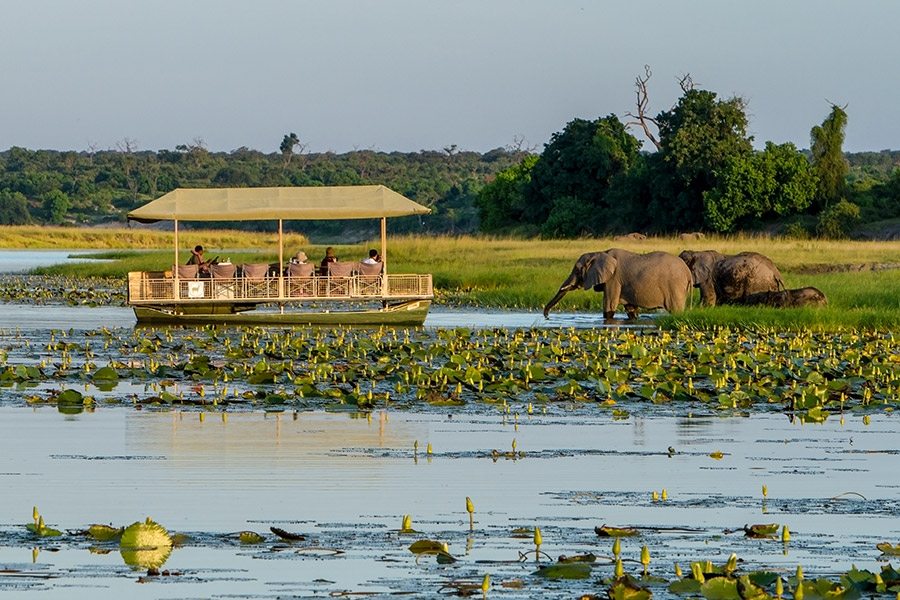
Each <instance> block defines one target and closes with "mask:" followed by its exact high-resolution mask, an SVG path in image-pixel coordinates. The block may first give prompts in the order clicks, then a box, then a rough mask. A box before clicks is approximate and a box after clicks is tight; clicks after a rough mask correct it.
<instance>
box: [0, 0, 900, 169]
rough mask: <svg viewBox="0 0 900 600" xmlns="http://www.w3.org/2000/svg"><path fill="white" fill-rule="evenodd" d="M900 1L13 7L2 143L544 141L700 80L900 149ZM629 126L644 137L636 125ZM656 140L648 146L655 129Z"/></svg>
mask: <svg viewBox="0 0 900 600" xmlns="http://www.w3.org/2000/svg"><path fill="white" fill-rule="evenodd" d="M898 23H900V0H859V1H857V2H849V1H847V0H643V1H641V2H634V1H632V0H578V1H570V0H546V1H536V0H440V1H432V0H355V1H350V0H253V1H252V2H251V1H247V0H0V150H6V149H8V148H10V147H12V146H20V147H24V148H28V149H32V150H36V149H49V150H75V151H81V150H88V149H91V148H93V149H95V150H105V149H115V148H116V147H120V146H121V145H122V144H123V143H124V142H125V141H126V140H127V141H128V142H129V143H130V144H131V145H132V147H135V148H137V149H139V150H153V151H156V150H161V149H174V148H175V147H176V146H177V145H179V144H188V145H190V144H193V143H197V142H202V144H203V145H204V146H205V147H206V148H208V149H209V150H211V151H216V152H219V151H221V152H230V151H232V150H235V149H237V148H241V147H248V148H251V149H254V150H259V151H261V152H265V153H270V152H278V147H279V145H280V144H281V141H282V139H283V138H284V135H285V134H287V133H290V132H294V133H296V134H297V136H298V137H299V139H300V141H301V143H302V144H304V146H305V150H306V151H307V152H327V151H332V152H337V153H343V152H348V151H352V150H358V149H371V150H376V151H382V152H393V151H399V152H418V151H420V150H441V149H443V148H446V147H450V146H453V145H455V146H456V147H457V149H459V150H470V151H476V152H487V151H489V150H492V149H495V148H509V147H512V146H516V145H518V146H520V147H524V148H530V149H533V150H535V151H538V152H540V151H541V150H542V149H543V147H544V144H546V143H547V142H548V141H549V140H550V137H551V135H552V134H553V133H555V132H559V131H562V130H563V129H564V128H565V125H566V123H568V122H569V121H571V120H573V119H576V118H581V119H596V118H599V117H604V116H607V115H609V114H615V115H618V116H619V117H620V118H622V120H623V121H628V120H629V119H628V117H626V116H625V115H626V113H628V112H635V110H636V108H635V101H636V97H635V78H636V77H637V76H639V75H642V74H643V72H644V65H649V66H650V68H651V70H652V73H653V76H652V78H651V79H650V82H649V94H650V105H649V112H650V114H651V115H654V116H655V115H656V114H658V113H659V112H660V111H663V110H667V109H669V108H671V107H672V106H673V105H674V104H675V102H676V101H677V100H678V97H679V96H680V95H681V89H680V87H679V85H678V81H679V79H680V78H681V77H683V76H684V75H686V74H689V75H690V76H691V78H692V79H693V81H694V84H695V87H697V88H700V89H706V90H711V91H713V92H716V93H717V94H718V95H719V96H720V97H723V98H730V97H732V96H740V97H742V98H744V99H745V100H746V102H747V115H748V118H749V122H750V125H749V133H750V134H751V135H752V136H754V139H755V141H754V144H755V145H756V147H758V148H762V147H764V145H765V143H766V142H767V141H772V142H775V143H778V144H781V143H784V142H793V143H794V144H795V145H796V146H797V147H798V148H801V149H802V148H808V147H809V132H810V129H811V128H812V127H813V126H814V125H817V124H820V123H821V122H822V121H823V120H824V119H825V117H826V116H827V115H828V113H829V111H830V109H831V105H832V103H833V104H836V105H839V106H842V107H844V106H846V111H847V113H848V116H849V120H848V125H847V130H846V139H845V143H844V150H845V151H848V152H863V151H879V150H883V149H895V150H896V149H900V114H898V108H900V68H898V67H900V42H898V34H897V26H898ZM632 132H633V133H634V134H635V135H636V136H637V137H638V138H639V139H645V138H644V137H643V135H642V133H641V132H640V131H639V130H638V128H632ZM644 147H645V148H648V149H649V148H652V145H651V144H650V143H649V142H646V141H645V144H644Z"/></svg>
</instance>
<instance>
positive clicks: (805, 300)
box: [734, 287, 828, 308]
mask: <svg viewBox="0 0 900 600" xmlns="http://www.w3.org/2000/svg"><path fill="white" fill-rule="evenodd" d="M734 303H735V304H746V305H748V306H750V305H753V306H773V307H775V308H798V307H801V306H828V299H827V298H825V294H823V293H822V291H821V290H819V289H818V288H814V287H805V288H797V289H793V290H779V291H777V292H757V293H755V294H748V295H747V296H744V297H743V298H739V299H738V300H735V302H734Z"/></svg>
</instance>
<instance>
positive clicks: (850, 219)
mask: <svg viewBox="0 0 900 600" xmlns="http://www.w3.org/2000/svg"><path fill="white" fill-rule="evenodd" d="M857 221H859V206H857V205H856V204H853V203H852V202H847V201H846V200H843V199H842V200H841V201H840V202H837V203H835V204H831V205H829V206H826V207H825V208H824V209H823V210H822V212H821V213H819V222H818V223H817V224H816V233H818V234H819V237H823V238H829V239H836V240H837V239H845V238H848V237H850V229H851V228H852V227H853V225H854V224H856V222H857Z"/></svg>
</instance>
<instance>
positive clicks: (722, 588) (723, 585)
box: [700, 577, 741, 600]
mask: <svg viewBox="0 0 900 600" xmlns="http://www.w3.org/2000/svg"><path fill="white" fill-rule="evenodd" d="M700 593H701V594H702V595H703V597H704V598H706V600H741V596H740V594H738V589H737V581H736V580H734V579H727V578H725V577H713V578H712V579H708V580H706V581H705V582H703V585H701V586H700Z"/></svg>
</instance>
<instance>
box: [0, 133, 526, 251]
mask: <svg viewBox="0 0 900 600" xmlns="http://www.w3.org/2000/svg"><path fill="white" fill-rule="evenodd" d="M295 139H296V137H294V138H291V136H288V135H286V136H285V142H284V143H282V151H281V152H278V153H270V154H264V153H262V152H258V151H256V150H251V149H248V148H239V149H237V150H234V151H232V152H227V153H224V152H210V151H208V150H206V149H205V148H204V146H203V144H202V143H199V142H198V143H194V144H191V145H180V146H177V147H176V148H175V149H174V150H159V151H157V152H149V151H136V150H132V149H131V148H130V147H129V146H130V145H131V144H130V143H129V142H127V140H126V143H123V144H120V146H121V147H120V148H117V149H116V150H106V151H81V152H74V151H67V152H60V151H54V150H27V149H24V148H19V147H13V148H10V149H9V150H7V151H5V152H0V224H7V225H19V224H28V223H37V224H54V225H59V224H72V225H97V224H103V223H110V222H113V223H123V222H124V221H125V220H126V219H125V215H126V214H127V213H128V211H130V210H132V209H134V208H136V207H138V206H141V205H143V204H144V203H146V202H147V201H149V200H152V199H154V198H157V197H159V196H161V195H162V194H164V193H166V192H169V191H171V190H174V189H176V188H179V187H183V188H199V187H265V186H310V185H326V186H328V185H364V184H383V185H386V186H387V187H389V188H391V189H393V190H395V191H397V192H399V193H401V194H403V195H404V196H406V197H408V198H410V199H412V200H415V201H416V202H419V203H420V204H423V205H425V206H428V207H430V208H431V209H432V212H431V213H430V214H428V215H426V216H423V217H421V218H419V217H406V218H402V219H395V220H392V222H391V231H392V232H395V233H410V232H423V233H442V234H451V235H452V234H459V233H474V232H477V231H478V214H477V209H476V208H475V199H476V197H477V195H478V192H479V190H481V189H482V188H483V187H484V185H485V184H486V183H487V182H488V181H490V180H491V179H492V178H493V177H495V176H496V174H497V173H498V172H500V171H503V170H505V169H508V168H509V167H511V166H513V165H515V164H517V163H518V162H519V161H520V160H522V158H523V157H524V156H526V155H527V154H528V153H527V152H526V151H524V150H516V149H502V148H498V149H496V150H492V151H490V152H486V153H484V154H481V153H477V152H465V151H457V150H456V148H455V147H453V146H450V147H448V148H445V149H444V150H442V151H424V150H423V151H421V152H414V153H401V152H391V153H386V152H377V151H373V150H358V151H354V152H348V153H345V154H335V153H330V152H329V153H321V154H314V153H298V152H295V151H294V146H293V145H291V146H288V144H290V142H291V141H292V140H295ZM206 225H207V226H210V227H214V226H216V225H220V226H224V227H228V228H234V227H235V226H236V225H237V226H239V227H240V226H243V227H246V228H257V227H259V228H267V227H272V226H273V225H272V224H267V223H244V224H235V223H234V222H229V223H227V224H225V223H223V224H216V223H212V224H206ZM289 225H291V226H293V229H295V230H297V231H300V232H303V233H308V232H313V233H318V234H319V235H337V234H339V233H341V232H342V231H344V230H345V229H346V230H348V231H351V230H352V234H354V235H356V236H357V237H358V238H359V239H364V238H366V237H371V236H373V235H377V231H378V224H377V223H369V222H366V221H359V222H355V221H354V222H342V223H335V222H329V221H323V222H315V223H309V222H307V223H302V224H300V223H295V224H289Z"/></svg>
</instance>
